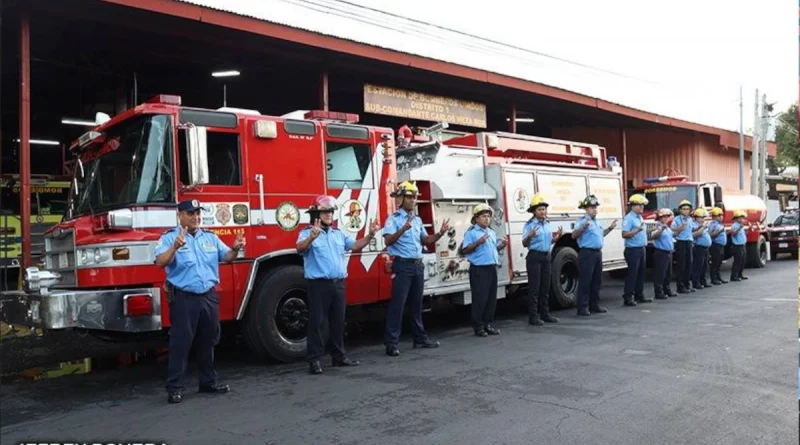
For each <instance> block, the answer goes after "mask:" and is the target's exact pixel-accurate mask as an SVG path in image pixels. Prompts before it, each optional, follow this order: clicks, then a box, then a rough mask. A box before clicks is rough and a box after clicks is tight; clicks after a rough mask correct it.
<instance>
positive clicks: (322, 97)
mask: <svg viewBox="0 0 800 445" xmlns="http://www.w3.org/2000/svg"><path fill="white" fill-rule="evenodd" d="M319 106H320V108H322V109H323V110H324V111H328V72H327V71H323V72H322V74H321V75H320V76H319Z"/></svg>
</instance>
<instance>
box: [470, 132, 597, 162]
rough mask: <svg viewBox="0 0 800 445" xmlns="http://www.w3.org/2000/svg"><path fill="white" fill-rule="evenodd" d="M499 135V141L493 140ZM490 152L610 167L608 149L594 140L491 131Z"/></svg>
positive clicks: (507, 157) (511, 158) (509, 159)
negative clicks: (591, 141) (561, 138)
mask: <svg viewBox="0 0 800 445" xmlns="http://www.w3.org/2000/svg"><path fill="white" fill-rule="evenodd" d="M492 135H496V144H495V143H492V141H491V140H492V139H493V138H492V137H491V136H492ZM487 139H489V141H490V142H489V144H488V145H487V150H486V151H487V155H488V156H490V157H499V158H504V160H505V162H507V163H515V164H531V165H549V166H558V167H571V168H584V169H591V170H600V169H606V168H608V160H607V159H606V150H605V148H603V147H600V146H598V145H594V144H586V143H579V142H572V141H563V140H557V139H547V138H541V137H537V136H528V135H521V134H515V133H506V132H497V133H490V134H489V137H488V138H487Z"/></svg>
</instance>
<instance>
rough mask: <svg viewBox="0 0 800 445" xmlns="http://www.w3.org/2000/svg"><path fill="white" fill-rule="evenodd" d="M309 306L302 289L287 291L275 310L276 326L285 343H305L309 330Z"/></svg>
mask: <svg viewBox="0 0 800 445" xmlns="http://www.w3.org/2000/svg"><path fill="white" fill-rule="evenodd" d="M308 318H309V314H308V304H307V303H306V293H305V291H304V290H302V289H291V290H289V291H287V292H286V293H285V294H284V295H283V297H282V298H281V301H280V302H279V303H278V306H277V308H276V310H275V324H276V326H277V328H278V333H279V334H280V336H281V337H282V338H283V340H284V341H287V342H290V343H299V342H303V341H305V339H306V330H307V328H308Z"/></svg>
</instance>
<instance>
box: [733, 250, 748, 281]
mask: <svg viewBox="0 0 800 445" xmlns="http://www.w3.org/2000/svg"><path fill="white" fill-rule="evenodd" d="M732 250H733V266H732V267H731V280H735V279H736V278H742V272H744V259H745V258H744V257H745V247H744V245H741V246H739V245H736V244H734V245H733V249H732Z"/></svg>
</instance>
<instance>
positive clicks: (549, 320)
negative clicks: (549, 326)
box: [541, 314, 558, 323]
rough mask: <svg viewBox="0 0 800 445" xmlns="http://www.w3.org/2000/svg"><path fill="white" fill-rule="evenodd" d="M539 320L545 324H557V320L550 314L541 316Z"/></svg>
mask: <svg viewBox="0 0 800 445" xmlns="http://www.w3.org/2000/svg"><path fill="white" fill-rule="evenodd" d="M541 319H542V321H543V322H545V323H558V318H556V317H553V316H552V315H550V314H545V315H542V316H541Z"/></svg>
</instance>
